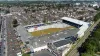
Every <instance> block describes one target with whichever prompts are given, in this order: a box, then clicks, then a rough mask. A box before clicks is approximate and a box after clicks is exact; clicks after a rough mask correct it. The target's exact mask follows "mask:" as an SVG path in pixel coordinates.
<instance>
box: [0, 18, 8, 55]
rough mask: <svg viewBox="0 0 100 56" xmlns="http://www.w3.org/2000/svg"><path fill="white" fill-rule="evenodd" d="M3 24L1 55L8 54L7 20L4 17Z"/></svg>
mask: <svg viewBox="0 0 100 56" xmlns="http://www.w3.org/2000/svg"><path fill="white" fill-rule="evenodd" d="M1 20H2V24H1V38H2V39H1V42H2V45H1V51H2V53H1V56H7V36H6V35H7V33H6V29H5V28H6V20H5V19H2V18H1Z"/></svg>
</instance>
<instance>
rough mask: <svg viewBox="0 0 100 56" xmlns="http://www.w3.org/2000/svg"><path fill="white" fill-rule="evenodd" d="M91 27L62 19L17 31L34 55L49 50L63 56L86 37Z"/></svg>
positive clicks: (79, 22) (80, 22)
mask: <svg viewBox="0 0 100 56" xmlns="http://www.w3.org/2000/svg"><path fill="white" fill-rule="evenodd" d="M89 26H90V24H89V23H88V22H84V21H81V20H77V19H73V18H69V17H62V18H61V20H58V21H53V22H49V23H39V24H32V25H26V26H24V27H22V28H21V27H20V28H19V29H20V30H19V29H17V30H18V31H19V33H20V36H21V40H22V41H23V42H24V44H26V42H29V47H30V50H31V52H34V55H37V54H35V52H36V53H38V52H40V51H43V50H49V51H50V52H52V54H54V55H56V56H57V55H60V56H63V55H65V54H66V52H68V51H69V50H70V48H71V46H72V45H73V44H74V43H75V41H76V40H77V39H78V38H81V37H82V36H84V32H85V31H86V30H87V29H88V27H89ZM20 31H21V32H20ZM40 55H42V54H40ZM37 56H38V55H37Z"/></svg>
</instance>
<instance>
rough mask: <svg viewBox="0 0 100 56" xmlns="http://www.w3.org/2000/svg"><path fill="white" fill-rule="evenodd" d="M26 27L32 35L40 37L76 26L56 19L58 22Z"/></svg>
mask: <svg viewBox="0 0 100 56" xmlns="http://www.w3.org/2000/svg"><path fill="white" fill-rule="evenodd" d="M25 28H26V29H27V32H29V33H30V34H31V35H32V36H35V37H38V36H43V35H46V34H52V33H55V32H59V31H62V30H67V29H71V28H75V27H73V26H70V25H68V24H65V23H62V22H58V21H56V22H51V23H49V24H43V23H42V24H37V25H31V26H26V27H25Z"/></svg>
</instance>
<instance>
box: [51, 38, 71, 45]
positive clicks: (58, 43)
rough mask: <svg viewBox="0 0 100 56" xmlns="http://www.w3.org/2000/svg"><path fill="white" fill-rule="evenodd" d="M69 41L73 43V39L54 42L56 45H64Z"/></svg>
mask: <svg viewBox="0 0 100 56" xmlns="http://www.w3.org/2000/svg"><path fill="white" fill-rule="evenodd" d="M69 43H72V41H71V40H68V39H64V40H60V41H57V42H54V43H53V44H54V45H55V46H56V47H60V46H63V45H66V44H69Z"/></svg>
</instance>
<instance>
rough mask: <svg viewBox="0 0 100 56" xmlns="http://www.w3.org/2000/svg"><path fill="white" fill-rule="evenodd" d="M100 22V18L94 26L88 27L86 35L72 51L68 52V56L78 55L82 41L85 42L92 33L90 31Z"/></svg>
mask: <svg viewBox="0 0 100 56" xmlns="http://www.w3.org/2000/svg"><path fill="white" fill-rule="evenodd" d="M99 22H100V19H99V20H98V21H97V22H95V24H93V25H92V26H90V27H89V28H88V30H87V31H86V32H85V35H84V36H83V37H82V38H81V39H80V41H79V42H78V43H77V44H76V45H75V46H74V48H73V49H71V50H70V52H69V53H68V54H67V56H75V55H78V52H77V48H78V47H80V46H81V45H82V43H84V42H85V40H86V39H87V38H88V36H89V35H90V33H91V32H90V31H92V30H93V29H94V27H95V26H96V25H97V24H98V23H99Z"/></svg>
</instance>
